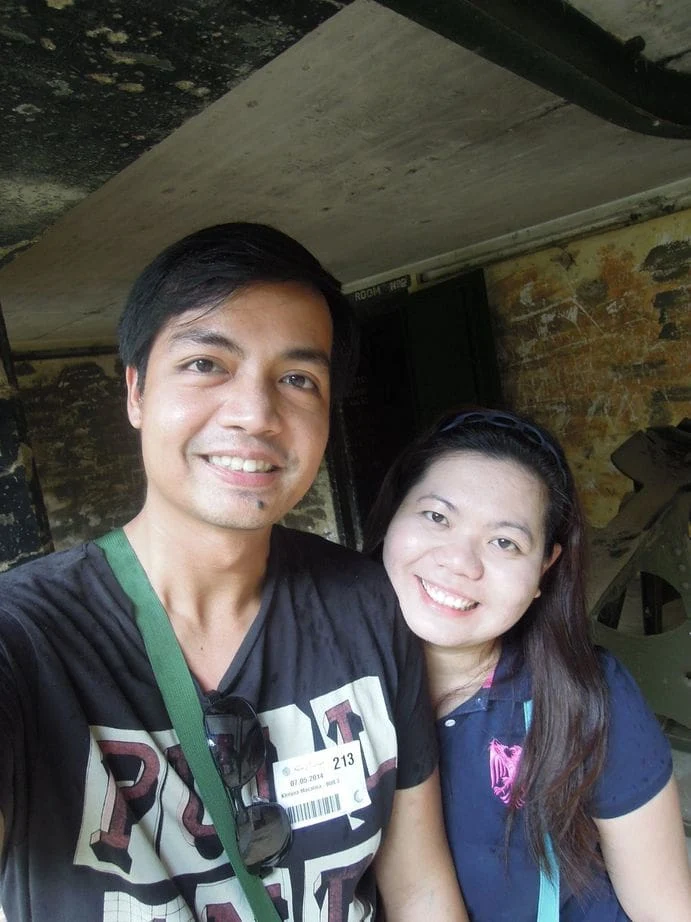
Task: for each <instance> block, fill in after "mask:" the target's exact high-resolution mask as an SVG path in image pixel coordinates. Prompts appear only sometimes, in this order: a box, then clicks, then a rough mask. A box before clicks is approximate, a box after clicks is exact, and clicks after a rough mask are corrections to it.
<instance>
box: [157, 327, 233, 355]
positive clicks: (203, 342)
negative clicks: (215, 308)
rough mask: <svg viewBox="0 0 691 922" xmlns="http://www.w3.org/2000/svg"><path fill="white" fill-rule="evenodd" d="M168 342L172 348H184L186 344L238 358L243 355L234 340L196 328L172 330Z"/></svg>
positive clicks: (214, 332)
mask: <svg viewBox="0 0 691 922" xmlns="http://www.w3.org/2000/svg"><path fill="white" fill-rule="evenodd" d="M169 342H170V344H171V345H172V346H177V345H183V346H184V345H186V344H189V345H191V346H213V347H214V348H216V349H224V350H225V351H227V352H232V353H233V354H234V355H237V356H239V357H240V358H242V356H244V354H245V352H244V350H243V349H242V347H241V346H240V345H239V344H238V343H236V342H235V340H233V339H229V338H228V337H227V336H224V335H223V334H222V333H217V332H216V331H215V330H205V329H199V328H198V327H197V328H195V327H188V328H185V327H181V328H178V329H177V330H173V332H172V333H171V334H170V336H169Z"/></svg>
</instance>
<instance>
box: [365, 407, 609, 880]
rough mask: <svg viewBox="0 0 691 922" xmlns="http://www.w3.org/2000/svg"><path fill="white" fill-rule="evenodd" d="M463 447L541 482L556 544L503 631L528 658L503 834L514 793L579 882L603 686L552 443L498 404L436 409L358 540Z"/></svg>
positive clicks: (588, 867) (565, 483)
mask: <svg viewBox="0 0 691 922" xmlns="http://www.w3.org/2000/svg"><path fill="white" fill-rule="evenodd" d="M466 451H472V452H477V453H479V454H482V455H486V456H487V457H489V458H493V459H497V460H504V461H512V462H514V463H517V464H520V465H521V466H522V467H523V468H525V469H526V470H527V471H529V472H531V473H532V474H533V475H534V476H536V477H537V478H538V479H539V480H540V481H542V483H544V484H545V486H546V488H547V491H548V496H549V500H548V505H547V511H546V522H545V535H546V538H545V551H544V556H545V559H547V558H548V557H549V556H550V554H551V553H552V550H553V549H554V545H555V544H560V545H561V548H562V551H561V555H560V556H559V558H558V559H557V560H556V562H555V563H554V564H553V565H552V566H551V567H550V569H549V570H548V571H547V572H546V574H545V576H544V577H543V579H542V583H541V595H540V596H539V597H538V598H537V599H535V600H534V601H533V602H532V604H531V605H530V607H529V608H528V610H527V611H526V613H525V614H524V615H523V617H522V618H521V619H520V620H519V621H518V623H517V624H516V625H515V626H514V627H513V628H512V629H511V631H510V632H509V633H508V634H507V635H505V637H504V638H503V643H504V644H505V645H508V646H509V647H510V649H511V650H513V651H515V653H516V655H517V656H518V657H519V662H520V661H522V662H523V663H524V664H525V666H526V668H527V670H528V673H529V675H530V677H531V681H532V701H533V714H532V722H531V725H530V729H529V731H528V734H527V737H526V741H525V746H524V748H523V755H522V757H521V764H520V769H519V774H518V777H517V779H516V783H515V784H514V787H513V795H512V801H511V803H510V810H509V815H508V823H507V839H508V836H509V835H510V831H511V826H512V823H513V821H514V819H515V817H516V815H517V811H518V809H519V807H520V804H521V801H524V803H525V805H524V806H523V807H522V808H521V812H522V814H523V816H524V818H525V823H526V829H527V836H528V843H529V846H530V849H531V851H532V853H533V855H534V856H535V858H536V860H538V861H539V862H540V864H541V865H542V866H543V868H545V870H546V869H547V853H546V847H545V837H546V836H547V835H549V836H550V837H551V839H552V845H553V847H554V851H555V854H556V856H557V859H558V861H559V865H560V869H561V871H562V873H563V874H564V876H565V878H566V880H567V881H568V882H569V884H570V886H571V887H572V889H573V890H574V891H579V890H583V889H584V888H586V887H587V886H588V884H589V882H590V881H591V879H592V874H593V872H594V870H595V869H596V868H601V867H602V859H601V857H600V855H599V850H598V836H597V829H596V827H595V824H594V822H593V820H592V818H591V817H590V815H589V812H588V806H589V802H590V800H591V796H592V792H593V786H594V784H595V782H596V781H597V778H598V776H599V774H600V772H601V770H602V766H603V762H604V756H605V745H606V728H607V689H606V686H605V682H604V677H603V675H602V671H601V669H600V665H599V662H598V658H597V654H596V651H595V649H594V647H593V643H592V640H591V634H590V621H589V618H588V614H587V610H586V603H585V526H584V520H583V516H582V513H581V508H580V503H579V501H578V496H577V493H576V488H575V484H574V481H573V476H572V474H571V471H570V469H569V466H568V464H567V462H566V458H565V457H564V453H563V451H562V449H561V447H560V445H559V444H558V443H557V442H556V440H555V439H554V438H553V437H552V436H551V435H550V434H549V433H548V432H547V431H546V430H545V429H542V428H541V427H540V426H537V425H535V424H534V423H533V422H532V421H530V420H528V419H527V418H525V417H520V416H517V415H516V414H513V413H508V412H505V411H503V410H501V411H499V410H485V409H476V410H470V411H464V412H461V413H456V414H451V415H447V416H446V417H445V418H444V419H442V420H441V421H440V422H439V423H438V424H437V425H435V426H434V427H433V428H432V429H431V430H429V431H428V432H426V433H425V434H423V435H422V436H420V437H419V438H418V439H416V440H415V441H414V442H412V443H411V444H410V445H409V446H408V447H407V448H406V449H404V451H403V452H402V453H401V454H400V455H399V457H398V458H397V459H396V461H395V462H394V463H393V465H392V467H391V469H390V470H389V472H388V474H387V476H386V478H385V480H384V483H383V485H382V487H381V490H380V493H379V496H378V497H377V500H376V502H375V504H374V506H373V508H372V512H371V514H370V516H369V519H368V522H367V528H366V537H365V550H366V551H369V552H372V551H374V550H376V549H377V548H378V547H379V546H380V545H381V544H382V542H383V540H384V537H385V535H386V531H387V529H388V527H389V524H390V522H391V520H392V518H393V517H394V515H395V513H396V511H397V510H398V508H399V506H400V505H401V503H402V502H403V500H404V499H405V497H406V496H407V494H408V493H409V491H410V490H411V489H412V488H413V487H414V486H415V484H417V483H418V482H419V481H420V480H421V479H422V478H423V477H424V476H425V474H426V472H427V470H428V469H429V468H430V467H431V465H432V464H434V463H435V462H436V461H438V460H440V458H442V457H448V456H449V455H453V454H456V453H459V452H466Z"/></svg>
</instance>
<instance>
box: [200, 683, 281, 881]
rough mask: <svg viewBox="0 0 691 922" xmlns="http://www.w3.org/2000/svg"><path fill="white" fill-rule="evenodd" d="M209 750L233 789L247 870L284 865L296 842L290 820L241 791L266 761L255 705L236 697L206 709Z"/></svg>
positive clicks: (219, 700) (275, 807)
mask: <svg viewBox="0 0 691 922" xmlns="http://www.w3.org/2000/svg"><path fill="white" fill-rule="evenodd" d="M204 727H205V729H206V738H207V741H208V743H209V749H210V750H211V755H212V756H213V759H214V762H215V763H216V767H217V769H218V771H219V773H220V775H221V778H222V780H223V783H224V784H225V786H226V789H227V791H228V799H229V801H230V805H231V808H232V810H233V815H234V816H235V826H236V830H237V838H238V848H239V851H240V855H241V856H242V860H243V861H244V863H245V866H246V867H247V870H248V871H250V872H251V873H252V874H258V873H260V872H261V871H262V870H269V869H270V868H272V867H273V866H274V865H276V864H277V863H278V861H280V859H281V857H282V856H283V855H284V854H285V852H286V851H287V849H288V847H289V846H290V842H291V839H292V830H291V827H290V820H289V819H288V814H287V813H286V811H285V809H284V808H283V807H282V806H281V805H280V804H277V803H271V802H269V801H264V800H259V801H255V802H254V803H251V804H245V803H244V801H243V799H242V788H243V786H244V785H245V784H247V782H248V781H251V780H252V778H254V777H255V776H256V775H257V774H258V772H259V771H260V769H261V768H262V766H263V765H264V763H265V762H266V740H265V738H264V731H263V730H262V726H261V724H260V723H259V718H258V717H257V715H256V713H255V711H254V708H253V707H252V705H251V704H250V703H249V702H248V701H245V699H244V698H240V697H238V696H237V695H226V696H225V697H219V698H217V699H215V700H214V701H212V702H211V703H210V704H208V705H207V706H206V707H205V709H204Z"/></svg>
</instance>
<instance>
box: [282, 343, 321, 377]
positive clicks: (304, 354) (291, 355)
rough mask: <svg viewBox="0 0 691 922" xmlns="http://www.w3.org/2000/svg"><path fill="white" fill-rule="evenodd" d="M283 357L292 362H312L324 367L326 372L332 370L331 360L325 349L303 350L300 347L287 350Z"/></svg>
mask: <svg viewBox="0 0 691 922" xmlns="http://www.w3.org/2000/svg"><path fill="white" fill-rule="evenodd" d="M283 357H284V358H286V359H290V361H295V362H310V363H315V364H317V365H323V366H324V368H325V369H326V371H330V369H331V359H330V358H329V355H328V353H326V352H324V350H323V349H310V348H301V347H299V346H298V347H297V348H295V349H288V350H286V352H284V353H283Z"/></svg>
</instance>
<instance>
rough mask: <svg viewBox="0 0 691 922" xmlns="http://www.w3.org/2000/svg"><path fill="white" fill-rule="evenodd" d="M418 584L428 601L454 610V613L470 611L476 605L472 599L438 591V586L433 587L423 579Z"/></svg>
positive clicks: (441, 590)
mask: <svg viewBox="0 0 691 922" xmlns="http://www.w3.org/2000/svg"><path fill="white" fill-rule="evenodd" d="M420 582H421V583H422V588H423V589H424V590H425V592H426V593H427V595H428V596H429V597H430V599H432V601H434V602H437V603H438V604H439V605H446V606H447V608H454V609H456V611H470V610H471V609H472V608H475V607H476V606H477V604H478V603H477V602H475V601H473V599H464V598H463V597H462V596H457V595H451V593H449V592H445V591H444V590H443V589H440V588H439V586H434V585H433V584H432V583H428V582H426V581H425V580H424V579H421V580H420Z"/></svg>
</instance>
